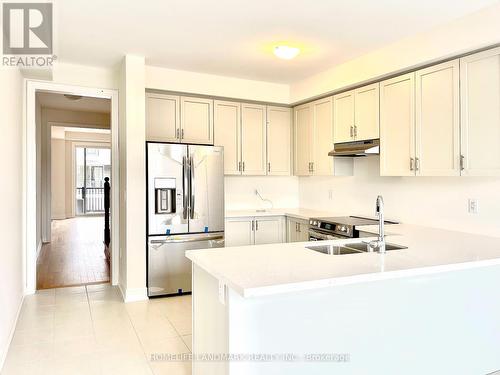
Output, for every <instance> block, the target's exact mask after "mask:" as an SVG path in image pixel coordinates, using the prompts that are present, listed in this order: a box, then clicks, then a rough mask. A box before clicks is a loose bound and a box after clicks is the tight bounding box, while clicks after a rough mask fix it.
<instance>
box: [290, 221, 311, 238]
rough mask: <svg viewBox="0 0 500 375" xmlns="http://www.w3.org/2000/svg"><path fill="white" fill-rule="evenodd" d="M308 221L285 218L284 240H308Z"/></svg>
mask: <svg viewBox="0 0 500 375" xmlns="http://www.w3.org/2000/svg"><path fill="white" fill-rule="evenodd" d="M308 231H309V222H308V220H303V219H295V218H291V217H287V218H286V240H287V242H306V241H309V233H308Z"/></svg>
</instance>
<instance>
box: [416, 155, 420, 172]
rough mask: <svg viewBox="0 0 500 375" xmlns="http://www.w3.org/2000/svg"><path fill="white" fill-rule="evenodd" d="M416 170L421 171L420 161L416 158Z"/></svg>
mask: <svg viewBox="0 0 500 375" xmlns="http://www.w3.org/2000/svg"><path fill="white" fill-rule="evenodd" d="M415 170H416V171H419V170H420V159H419V158H415Z"/></svg>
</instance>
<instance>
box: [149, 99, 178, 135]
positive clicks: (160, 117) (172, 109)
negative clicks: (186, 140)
mask: <svg viewBox="0 0 500 375" xmlns="http://www.w3.org/2000/svg"><path fill="white" fill-rule="evenodd" d="M146 140H148V141H159V142H179V140H180V97H179V96H174V95H163V94H154V93H146Z"/></svg>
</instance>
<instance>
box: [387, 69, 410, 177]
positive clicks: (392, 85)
mask: <svg viewBox="0 0 500 375" xmlns="http://www.w3.org/2000/svg"><path fill="white" fill-rule="evenodd" d="M414 82H415V73H410V74H405V75H402V76H399V77H395V78H392V79H389V80H386V81H383V82H381V83H380V175H381V176H414V175H415V168H414V159H415V95H414V91H415V84H414Z"/></svg>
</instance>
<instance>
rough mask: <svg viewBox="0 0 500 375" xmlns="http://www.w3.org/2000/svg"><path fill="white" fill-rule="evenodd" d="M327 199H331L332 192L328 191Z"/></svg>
mask: <svg viewBox="0 0 500 375" xmlns="http://www.w3.org/2000/svg"><path fill="white" fill-rule="evenodd" d="M328 199H329V200H332V199H333V190H328Z"/></svg>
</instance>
